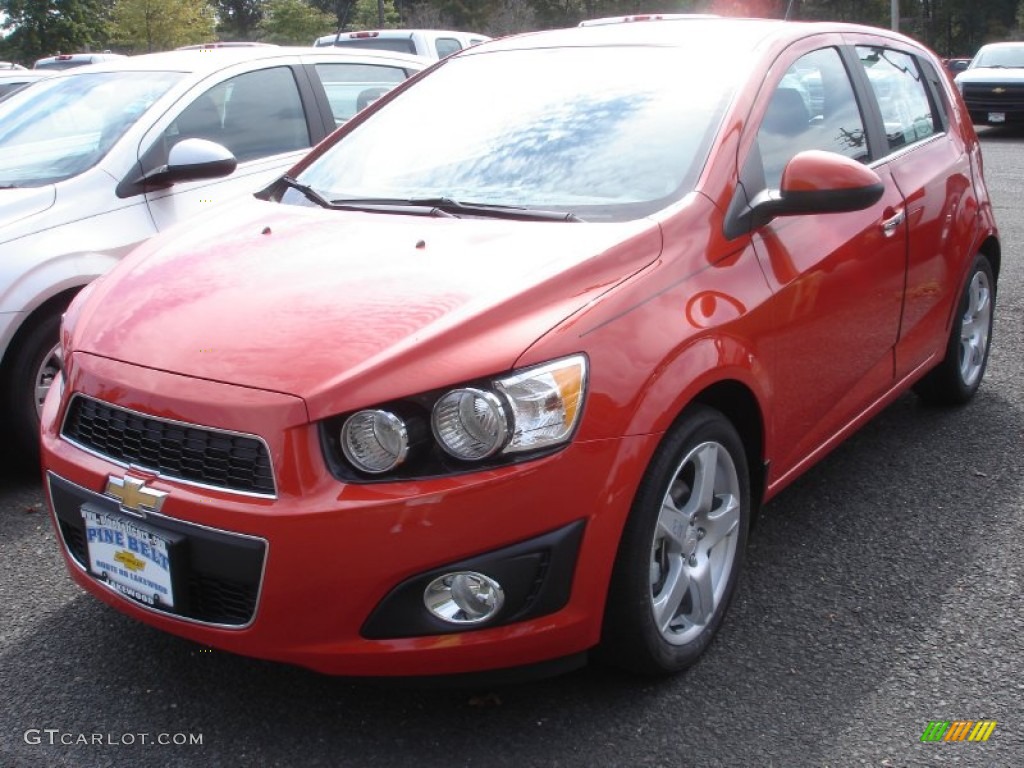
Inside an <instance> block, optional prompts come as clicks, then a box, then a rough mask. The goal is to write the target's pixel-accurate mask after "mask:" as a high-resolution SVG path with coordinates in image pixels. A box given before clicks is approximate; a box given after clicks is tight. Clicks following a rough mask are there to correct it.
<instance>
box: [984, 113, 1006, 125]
mask: <svg viewBox="0 0 1024 768" xmlns="http://www.w3.org/2000/svg"><path fill="white" fill-rule="evenodd" d="M988 121H989V122H990V123H1005V122H1006V113H1005V112H989V113H988Z"/></svg>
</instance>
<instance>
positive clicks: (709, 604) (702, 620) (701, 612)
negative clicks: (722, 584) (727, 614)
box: [687, 557, 715, 626]
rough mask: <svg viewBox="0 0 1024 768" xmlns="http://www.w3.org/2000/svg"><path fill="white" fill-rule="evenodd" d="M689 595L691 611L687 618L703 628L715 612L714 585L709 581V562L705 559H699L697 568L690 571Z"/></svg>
mask: <svg viewBox="0 0 1024 768" xmlns="http://www.w3.org/2000/svg"><path fill="white" fill-rule="evenodd" d="M690 595H691V597H692V602H693V610H692V611H691V612H690V615H689V616H688V617H687V618H689V619H690V621H692V622H693V623H694V624H696V625H698V626H704V625H705V624H707V623H708V622H709V621H710V620H711V616H712V614H714V612H715V585H714V584H713V583H712V579H711V561H710V560H709V559H708V558H707V557H701V558H700V560H699V561H698V563H697V566H696V567H695V568H691V569H690Z"/></svg>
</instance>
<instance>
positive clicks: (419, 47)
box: [313, 29, 491, 59]
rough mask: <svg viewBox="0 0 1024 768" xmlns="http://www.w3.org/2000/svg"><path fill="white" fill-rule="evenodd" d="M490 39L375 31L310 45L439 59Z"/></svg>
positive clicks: (329, 37) (425, 31)
mask: <svg viewBox="0 0 1024 768" xmlns="http://www.w3.org/2000/svg"><path fill="white" fill-rule="evenodd" d="M490 39H491V38H489V37H487V35H480V34H477V33H476V32H453V31H451V30H446V29H375V30H363V31H359V32H337V33H335V34H333V35H324V36H322V37H318V38H317V39H316V40H314V41H313V46H314V47H316V48H330V47H334V48H349V49H356V50H360V51H366V50H373V51H393V52H395V53H409V54H414V55H416V56H425V57H427V58H428V59H443V58H444V57H445V56H451V55H452V54H453V53H458V52H459V51H461V50H462V49H463V48H469V47H470V46H473V45H476V44H477V43H483V42H485V41H487V40H490Z"/></svg>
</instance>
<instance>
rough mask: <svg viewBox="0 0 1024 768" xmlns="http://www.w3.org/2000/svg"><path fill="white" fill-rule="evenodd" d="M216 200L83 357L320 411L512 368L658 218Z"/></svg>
mask: <svg viewBox="0 0 1024 768" xmlns="http://www.w3.org/2000/svg"><path fill="white" fill-rule="evenodd" d="M221 211H222V212H221V213H220V215H219V216H217V217H216V218H215V219H214V218H210V217H206V219H205V223H201V224H200V225H196V224H195V223H192V224H190V225H188V226H187V227H178V228H175V229H172V230H170V231H169V232H167V233H165V234H164V235H160V236H158V237H156V238H153V239H152V240H150V241H148V242H147V243H146V244H144V245H143V246H141V247H140V248H139V250H137V251H136V252H135V254H133V256H131V257H129V258H128V259H126V260H125V261H124V262H122V264H120V265H119V266H118V267H117V268H116V269H115V270H114V271H113V272H112V273H110V274H109V275H108V276H107V277H106V278H104V279H103V280H101V281H100V282H99V283H98V284H96V285H95V286H94V289H93V290H91V291H89V297H88V299H87V300H86V301H85V302H84V306H79V305H78V304H77V303H76V309H75V311H74V313H73V314H74V315H75V317H76V320H75V322H74V330H73V336H72V339H71V348H72V350H83V351H88V352H91V353H94V354H97V355H102V356H104V357H108V358H112V359H116V360H121V361H124V362H128V363H132V364H136V365H141V366H146V367H149V368H155V369H159V370H164V371H169V372H173V373H178V374H184V375H187V376H192V377H199V378H203V379H209V380H215V381H224V382H229V383H232V384H240V385H244V386H249V387H254V388H259V389H265V390H272V391H278V392H285V393H288V394H292V395H296V396H299V397H302V398H304V399H305V400H306V402H307V407H308V408H309V411H310V418H313V419H315V418H320V417H322V416H325V415H330V414H333V413H338V412H342V411H345V410H349V409H351V408H356V407H363V406H366V405H369V404H373V403H375V402H381V401H383V400H387V399H390V398H394V397H400V396H406V395H411V394H415V393H416V392H423V391H427V390H430V389H433V388H436V387H441V386H448V385H451V384H453V383H459V382H460V381H464V380H467V379H470V378H474V377H477V376H484V375H490V374H494V373H497V372H500V371H503V370H507V369H508V368H510V367H511V366H512V365H513V364H514V362H515V360H516V358H517V357H518V356H519V355H521V354H522V352H523V351H524V350H525V349H526V348H527V347H529V346H530V344H531V343H533V342H534V341H535V340H536V339H537V338H539V337H540V336H541V335H543V334H544V333H545V332H547V331H548V330H549V329H551V328H552V327H553V326H554V325H556V324H557V323H559V322H560V321H561V320H563V319H564V318H566V317H567V316H569V315H570V314H572V313H573V312H575V311H577V310H578V309H579V308H581V307H582V306H585V305H586V304H587V303H588V302H590V301H592V300H593V299H594V298H595V297H596V296H597V295H599V294H600V293H602V292H604V291H606V290H607V289H608V288H609V287H610V286H611V285H614V284H615V283H617V282H619V281H621V280H623V279H624V278H626V277H628V276H629V275H630V274H633V273H635V272H636V271H637V270H639V269H641V268H643V267H644V266H645V265H646V264H648V263H650V262H652V261H654V260H655V259H656V258H657V257H658V255H659V254H660V251H661V232H660V228H659V227H658V225H657V224H656V223H654V222H652V221H648V220H639V221H634V222H629V223H622V224H584V223H565V222H561V223H556V222H524V221H508V220H494V219H468V218H467V219H453V218H452V219H447V218H432V217H420V216H400V215H390V214H378V213H361V212H345V211H326V210H322V209H311V208H305V207H299V206H284V205H278V204H273V203H266V202H261V201H255V200H254V201H246V202H245V203H244V204H240V205H236V206H229V207H228V208H227V209H226V210H225V209H221Z"/></svg>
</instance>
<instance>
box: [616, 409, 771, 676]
mask: <svg viewBox="0 0 1024 768" xmlns="http://www.w3.org/2000/svg"><path fill="white" fill-rule="evenodd" d="M750 505H751V499H750V480H749V473H748V470H747V457H746V453H745V451H744V449H743V444H742V442H741V440H740V438H739V435H738V434H737V433H736V430H735V429H734V428H733V426H732V424H731V423H730V422H729V421H728V420H726V419H725V417H724V416H722V415H721V414H720V413H718V412H717V411H714V410H711V409H710V408H704V407H695V408H693V409H691V410H690V411H689V412H688V413H687V414H686V415H685V416H684V417H683V419H682V420H681V421H679V422H678V423H677V424H676V426H674V427H673V428H672V430H670V431H669V433H668V435H667V436H666V438H665V440H664V441H663V443H662V445H661V446H660V447H659V448H658V451H657V452H656V453H655V456H654V458H653V460H652V461H651V465H650V466H649V467H648V470H647V473H646V475H645V477H644V479H643V481H642V483H641V486H640V489H639V492H638V494H637V498H636V500H635V502H634V504H633V509H632V511H631V513H630V517H629V520H628V521H627V523H626V529H625V531H624V532H623V538H622V542H621V544H620V546H619V554H618V556H617V559H616V564H615V570H614V574H613V577H612V585H611V588H610V590H609V596H608V606H607V610H606V613H605V625H604V632H603V637H602V641H601V647H600V648H599V649H598V655H599V656H601V657H603V658H605V659H606V660H608V661H610V662H611V663H613V664H615V665H617V666H622V667H626V668H628V669H632V670H634V671H637V672H642V673H645V674H666V673H672V672H677V671H679V670H682V669H685V668H686V667H688V666H690V665H691V664H693V663H694V662H695V661H696V660H697V658H698V657H699V656H700V654H701V653H702V652H703V651H704V649H705V648H706V647H707V645H708V644H709V643H710V642H711V638H712V637H713V636H714V634H715V632H716V631H717V630H718V627H719V626H720V625H721V622H722V619H723V617H724V615H725V611H726V609H727V607H728V605H729V601H730V600H731V598H732V594H733V591H734V590H735V587H736V579H737V575H738V573H739V570H740V565H741V563H742V560H743V550H744V548H745V546H746V538H747V527H748V525H749V520H750Z"/></svg>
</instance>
